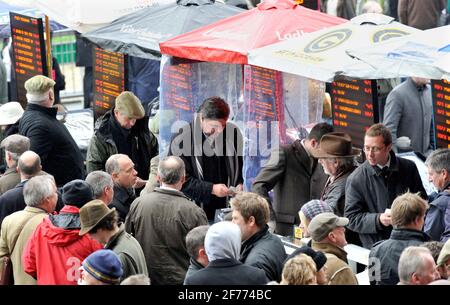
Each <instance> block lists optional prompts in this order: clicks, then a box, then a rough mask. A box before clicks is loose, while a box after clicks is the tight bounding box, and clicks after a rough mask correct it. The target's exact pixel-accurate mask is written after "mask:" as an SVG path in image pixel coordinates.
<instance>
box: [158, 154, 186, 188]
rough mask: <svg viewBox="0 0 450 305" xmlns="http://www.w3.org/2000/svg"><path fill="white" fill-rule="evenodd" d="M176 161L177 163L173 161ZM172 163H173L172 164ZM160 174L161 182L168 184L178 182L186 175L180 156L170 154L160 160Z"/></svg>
mask: <svg viewBox="0 0 450 305" xmlns="http://www.w3.org/2000/svg"><path fill="white" fill-rule="evenodd" d="M171 161H175V164H173V162H171ZM171 163H172V164H171ZM158 175H159V178H160V179H161V182H163V183H166V184H176V183H178V182H179V181H180V180H181V179H182V178H183V176H184V175H185V166H184V162H183V160H181V158H180V157H176V156H169V157H164V158H163V159H162V160H160V161H159V165H158Z"/></svg>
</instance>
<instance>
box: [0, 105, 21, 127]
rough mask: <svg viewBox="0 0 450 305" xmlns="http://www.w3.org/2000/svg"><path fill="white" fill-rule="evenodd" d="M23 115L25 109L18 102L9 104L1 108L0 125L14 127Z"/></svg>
mask: <svg viewBox="0 0 450 305" xmlns="http://www.w3.org/2000/svg"><path fill="white" fill-rule="evenodd" d="M22 115H23V108H22V106H21V105H20V103H18V102H9V103H6V104H4V105H2V106H0V125H12V124H15V123H17V121H18V120H19V119H20V118H21V117H22Z"/></svg>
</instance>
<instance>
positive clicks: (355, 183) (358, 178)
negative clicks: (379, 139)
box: [344, 151, 427, 249]
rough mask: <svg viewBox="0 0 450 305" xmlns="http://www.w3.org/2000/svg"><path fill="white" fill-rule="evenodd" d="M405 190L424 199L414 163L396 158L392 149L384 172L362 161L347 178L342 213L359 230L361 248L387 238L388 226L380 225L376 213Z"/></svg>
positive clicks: (368, 247)
mask: <svg viewBox="0 0 450 305" xmlns="http://www.w3.org/2000/svg"><path fill="white" fill-rule="evenodd" d="M406 191H410V192H411V193H417V192H420V193H421V196H422V197H423V198H424V199H427V195H426V192H425V189H424V188H423V185H422V180H421V179H420V176H419V172H418V170H417V167H416V165H415V164H414V162H412V161H409V160H406V159H402V158H398V157H396V156H395V154H394V153H393V152H392V151H391V161H390V167H389V169H388V170H387V172H386V173H382V172H381V171H380V170H379V169H378V168H376V167H374V166H371V165H370V164H369V163H368V161H366V162H364V163H363V164H362V165H361V166H359V167H358V168H357V169H356V170H355V171H354V172H353V173H352V174H351V175H350V176H349V177H348V179H347V184H346V192H345V209H344V216H345V217H347V218H348V219H349V221H350V222H349V224H348V227H349V229H350V230H352V231H354V232H357V233H359V237H360V239H361V242H362V244H363V247H364V248H367V249H370V248H372V245H373V244H374V243H375V242H377V241H380V240H383V239H388V238H389V236H390V234H391V231H392V226H389V227H385V226H383V225H382V224H381V222H380V214H381V213H384V211H385V210H386V209H387V208H391V205H392V201H394V199H395V198H396V197H397V196H398V195H401V194H404V193H406Z"/></svg>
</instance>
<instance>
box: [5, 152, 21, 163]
mask: <svg viewBox="0 0 450 305" xmlns="http://www.w3.org/2000/svg"><path fill="white" fill-rule="evenodd" d="M7 152H8V154H9V155H10V157H11V159H13V161H14V162H17V160H19V158H20V155H21V154H19V153H13V152H10V151H7Z"/></svg>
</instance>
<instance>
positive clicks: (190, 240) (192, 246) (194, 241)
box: [186, 225, 209, 259]
mask: <svg viewBox="0 0 450 305" xmlns="http://www.w3.org/2000/svg"><path fill="white" fill-rule="evenodd" d="M208 229H209V226H208V225H204V226H198V227H196V228H193V229H192V230H190V231H189V233H188V234H187V235H186V249H187V253H188V254H189V256H190V257H193V258H194V259H197V257H198V255H197V254H198V250H199V249H200V248H202V247H204V246H205V236H206V232H208Z"/></svg>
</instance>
